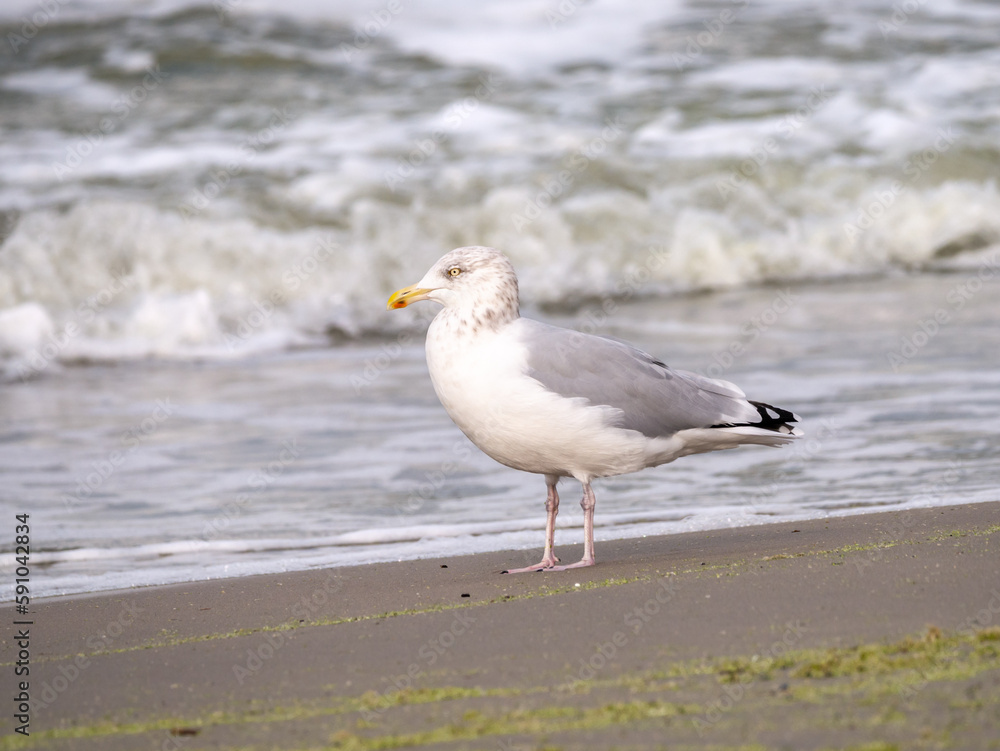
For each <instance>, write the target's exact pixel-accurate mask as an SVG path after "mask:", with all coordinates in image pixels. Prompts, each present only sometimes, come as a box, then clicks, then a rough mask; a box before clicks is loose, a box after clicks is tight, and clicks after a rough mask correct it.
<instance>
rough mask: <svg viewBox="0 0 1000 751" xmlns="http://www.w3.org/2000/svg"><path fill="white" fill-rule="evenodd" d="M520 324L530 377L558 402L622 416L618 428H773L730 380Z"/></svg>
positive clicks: (619, 345)
mask: <svg viewBox="0 0 1000 751" xmlns="http://www.w3.org/2000/svg"><path fill="white" fill-rule="evenodd" d="M517 324H518V325H519V326H521V334H522V337H523V339H522V341H523V342H524V344H525V345H526V346H527V349H528V371H527V374H528V375H529V376H531V377H532V378H534V379H536V380H537V381H539V382H540V383H541V384H542V385H543V386H545V388H547V389H549V390H551V391H554V392H556V393H557V394H560V395H562V396H565V397H583V398H585V399H587V400H589V401H590V402H591V403H592V404H595V405H608V406H611V407H614V408H616V409H619V410H621V417H620V420H619V422H618V425H617V427H621V428H626V429H629V430H637V431H639V432H640V433H642V434H643V435H646V436H649V437H651V438H653V437H658V436H668V435H672V434H673V433H676V432H677V431H679V430H686V429H688V428H711V427H723V426H731V425H760V426H761V427H766V428H770V425H767V424H766V423H767V418H768V417H769V416H768V415H767V414H766V413H765V412H762V411H761V410H760V409H759V408H758V406H757V403H756V402H750V401H748V400H747V398H746V395H745V394H744V393H743V392H742V391H741V390H740V389H739V388H738V387H737V386H735V385H733V384H732V383H729V382H728V381H719V380H715V379H712V378H705V377H704V376H700V375H697V374H695V373H688V372H686V371H683V370H673V369H672V368H669V367H667V366H666V365H664V364H663V363H662V362H660V361H659V360H657V359H656V358H655V357H653V356H652V355H649V354H647V353H646V352H643V351H642V350H639V349H636V348H635V347H632V346H631V345H628V344H625V343H623V342H618V341H615V340H613V339H606V338H604V337H601V336H593V335H591V334H584V333H581V332H579V331H571V330H569V329H562V328H558V327H556V326H550V325H548V324H544V323H541V322H539V321H533V320H531V319H527V318H521V319H519V320H518V322H517ZM763 406H767V405H763ZM772 409H773V408H772ZM781 412H784V410H781ZM786 414H787V415H788V416H789V417H793V416H792V415H791V413H786ZM762 418H763V419H762ZM762 423H764V424H762Z"/></svg>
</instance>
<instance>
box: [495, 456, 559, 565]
mask: <svg viewBox="0 0 1000 751" xmlns="http://www.w3.org/2000/svg"><path fill="white" fill-rule="evenodd" d="M557 482H559V478H558V477H555V476H553V475H546V476H545V484H546V485H547V486H548V494H547V495H546V497H545V552H544V553H542V560H541V561H539V562H538V563H537V564H535V565H534V566H527V567H525V568H513V569H508V570H507V571H504V572H503V573H505V574H524V573H527V572H528V571H544V570H545V569H550V568H552V567H553V566H555V565H556V563H557V562H558V561H559V559H558V558H556V554H555V551H554V550H553V548H554V547H555V541H556V514H558V513H559V493H557V492H556V483H557Z"/></svg>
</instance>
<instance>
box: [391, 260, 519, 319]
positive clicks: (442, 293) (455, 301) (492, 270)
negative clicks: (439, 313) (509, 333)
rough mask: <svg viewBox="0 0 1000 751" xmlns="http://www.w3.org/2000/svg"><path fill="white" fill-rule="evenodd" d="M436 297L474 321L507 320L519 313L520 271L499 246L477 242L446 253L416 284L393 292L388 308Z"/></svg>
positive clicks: (435, 299) (447, 306) (446, 306)
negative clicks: (471, 245)
mask: <svg viewBox="0 0 1000 751" xmlns="http://www.w3.org/2000/svg"><path fill="white" fill-rule="evenodd" d="M420 300H433V301H434V302H437V303H440V304H441V305H443V306H444V307H445V308H450V309H454V310H455V311H458V312H460V313H462V314H463V317H465V316H468V317H470V318H471V320H473V321H478V322H489V323H493V324H500V323H505V322H507V321H510V320H513V319H514V318H517V316H518V297H517V274H515V273H514V266H513V264H511V262H510V260H508V258H507V256H505V255H504V254H503V253H501V252H500V251H499V250H494V249H493V248H484V247H480V246H473V247H469V248H456V249H455V250H452V251H450V252H449V253H445V254H444V255H443V256H441V258H440V259H439V260H438V262H437V263H435V264H434V265H433V266H432V267H431V269H430V271H428V272H427V273H426V274H424V277H423V279H421V280H420V281H419V282H417V283H416V284H411V285H410V286H409V287H403V289H400V290H397V291H396V292H393V293H392V296H391V297H390V298H389V302H388V303H387V304H386V309H387V310H394V309H397V308H405V307H406V306H407V305H409V304H410V303H414V302H418V301H420Z"/></svg>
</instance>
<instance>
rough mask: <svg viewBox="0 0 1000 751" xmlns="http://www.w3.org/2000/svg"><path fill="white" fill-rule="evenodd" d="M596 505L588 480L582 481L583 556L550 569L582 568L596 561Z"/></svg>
mask: <svg viewBox="0 0 1000 751" xmlns="http://www.w3.org/2000/svg"><path fill="white" fill-rule="evenodd" d="M596 505H597V498H596V497H595V496H594V491H593V489H592V488H591V487H590V483H589V482H585V483H583V499H582V500H581V501H580V506H581V508H583V558H581V559H580V560H579V561H577V562H576V563H571V564H569V565H568V566H553V567H552V569H551V570H552V571H565V570H566V569H570V568H583V567H584V566H593V565H594V564H595V563H597V560H596V559H595V558H594V506H596Z"/></svg>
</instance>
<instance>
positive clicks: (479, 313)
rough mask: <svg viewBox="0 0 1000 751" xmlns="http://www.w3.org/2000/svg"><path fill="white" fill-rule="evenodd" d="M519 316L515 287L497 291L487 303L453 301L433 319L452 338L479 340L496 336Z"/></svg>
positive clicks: (462, 300)
mask: <svg viewBox="0 0 1000 751" xmlns="http://www.w3.org/2000/svg"><path fill="white" fill-rule="evenodd" d="M520 316H521V314H520V311H519V307H518V299H517V287H516V286H515V287H514V288H513V290H510V289H507V288H502V289H499V290H496V291H495V293H494V294H492V295H490V296H489V297H488V298H486V299H482V298H480V299H476V300H465V299H460V300H455V301H453V302H452V304H450V305H447V306H446V307H445V308H444V309H443V310H442V311H441V312H440V313H438V314H437V316H435V317H434V324H435V328H438V327H440V329H441V330H442V331H443V332H446V333H447V334H449V335H452V336H456V337H464V336H478V335H479V334H482V333H496V332H498V331H500V330H501V329H503V328H504V327H506V326H508V325H510V324H511V323H513V322H514V321H516V320H517V319H518V318H520Z"/></svg>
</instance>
